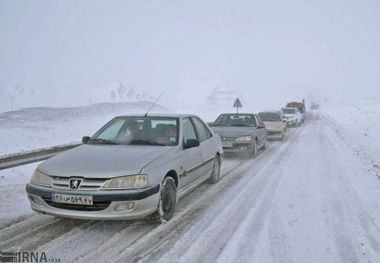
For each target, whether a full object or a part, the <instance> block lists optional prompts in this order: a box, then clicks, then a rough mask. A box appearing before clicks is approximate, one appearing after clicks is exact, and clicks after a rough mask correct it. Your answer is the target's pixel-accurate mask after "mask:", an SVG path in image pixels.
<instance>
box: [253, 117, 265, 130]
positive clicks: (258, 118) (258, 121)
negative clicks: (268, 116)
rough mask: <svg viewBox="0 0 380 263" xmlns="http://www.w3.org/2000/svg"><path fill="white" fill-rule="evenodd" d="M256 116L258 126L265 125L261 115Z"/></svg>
mask: <svg viewBox="0 0 380 263" xmlns="http://www.w3.org/2000/svg"><path fill="white" fill-rule="evenodd" d="M255 117H256V121H257V123H258V124H257V127H264V123H263V121H262V120H261V119H260V117H259V116H257V115H255Z"/></svg>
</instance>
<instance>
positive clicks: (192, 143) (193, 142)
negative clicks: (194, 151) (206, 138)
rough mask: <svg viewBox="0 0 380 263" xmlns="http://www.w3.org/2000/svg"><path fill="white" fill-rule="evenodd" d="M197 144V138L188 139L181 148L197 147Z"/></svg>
mask: <svg viewBox="0 0 380 263" xmlns="http://www.w3.org/2000/svg"><path fill="white" fill-rule="evenodd" d="M198 146H199V140H196V139H188V140H187V141H186V142H185V143H184V145H183V148H185V149H190V148H193V147H198Z"/></svg>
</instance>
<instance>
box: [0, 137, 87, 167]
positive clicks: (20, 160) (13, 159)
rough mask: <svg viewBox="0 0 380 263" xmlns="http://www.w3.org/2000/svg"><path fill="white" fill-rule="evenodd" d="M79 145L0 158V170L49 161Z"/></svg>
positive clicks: (60, 146)
mask: <svg viewBox="0 0 380 263" xmlns="http://www.w3.org/2000/svg"><path fill="white" fill-rule="evenodd" d="M79 145H81V144H80V143H73V144H64V145H58V146H53V147H48V148H42V149H37V150H32V151H27V152H21V153H14V154H9V155H3V156H0V170H3V169H7V168H12V167H16V166H20V165H24V164H29V163H34V162H39V161H43V160H46V159H49V158H50V157H52V156H54V155H56V154H57V153H60V152H63V151H66V150H69V149H72V148H74V147H77V146H79Z"/></svg>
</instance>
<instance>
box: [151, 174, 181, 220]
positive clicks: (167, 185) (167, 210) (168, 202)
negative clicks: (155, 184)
mask: <svg viewBox="0 0 380 263" xmlns="http://www.w3.org/2000/svg"><path fill="white" fill-rule="evenodd" d="M161 188H162V189H161V195H160V200H159V203H158V208H157V211H156V212H155V213H154V214H153V219H154V220H155V221H158V222H160V223H162V222H163V221H169V220H170V219H171V218H172V217H173V215H174V210H175V207H176V203H177V187H176V185H175V181H174V179H173V178H172V177H165V179H164V181H163V182H162V186H161Z"/></svg>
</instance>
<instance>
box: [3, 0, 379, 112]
mask: <svg viewBox="0 0 380 263" xmlns="http://www.w3.org/2000/svg"><path fill="white" fill-rule="evenodd" d="M119 80H122V81H125V82H128V83H132V84H133V85H134V86H135V87H137V88H138V89H144V90H146V91H148V92H150V93H151V94H152V95H154V96H157V95H159V93H160V92H161V90H166V91H167V93H166V94H167V95H166V98H164V101H165V102H166V103H172V104H173V105H177V104H178V103H179V102H178V100H176V101H171V100H172V98H173V97H174V96H176V97H179V98H185V100H189V101H190V100H196V99H197V98H200V97H202V96H207V95H208V94H205V93H207V92H208V90H211V89H212V88H214V87H215V85H218V83H222V84H223V85H225V86H226V87H228V88H230V89H233V90H235V91H236V92H239V93H241V94H243V95H244V96H245V97H246V98H248V99H251V98H252V99H254V98H255V99H257V98H259V97H262V98H265V99H266V100H269V99H270V98H271V97H273V96H276V97H277V101H279V99H278V98H282V97H284V98H285V97H286V96H294V97H301V96H307V95H308V94H317V95H318V94H321V93H326V92H327V93H329V94H330V93H332V95H336V94H339V93H344V94H346V95H348V96H361V97H370V96H380V85H379V83H380V1H363V0H360V1H359V0H356V1H355V0H342V1H338V0H334V1H333V0H329V1H308V0H297V1H283V0H279V1H254V0H248V1H222V0H217V1H205V0H201V1H195V0H192V1H174V0H168V1H141V0H137V1H94V0H92V1H78V0H75V1H67V0H65V1H30V0H26V1H18V0H9V1H5V0H0V86H6V85H21V86H28V87H32V88H33V89H34V90H36V91H37V92H38V91H43V93H45V94H46V96H49V97H52V98H54V99H55V100H56V99H57V97H58V95H57V94H59V97H61V99H62V101H67V98H68V97H70V94H76V93H75V92H80V93H78V94H82V95H83V96H86V94H91V92H92V91H94V90H95V89H96V88H99V87H101V86H102V85H107V83H111V82H113V81H119ZM206 90H207V92H205V91H206Z"/></svg>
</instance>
